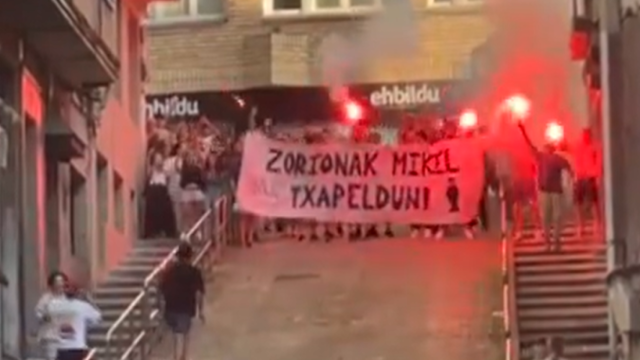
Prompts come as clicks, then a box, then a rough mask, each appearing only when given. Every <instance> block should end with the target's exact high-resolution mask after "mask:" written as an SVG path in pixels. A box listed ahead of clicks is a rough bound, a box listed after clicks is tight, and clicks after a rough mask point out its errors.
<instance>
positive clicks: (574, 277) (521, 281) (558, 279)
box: [516, 272, 606, 287]
mask: <svg viewBox="0 0 640 360" xmlns="http://www.w3.org/2000/svg"><path fill="white" fill-rule="evenodd" d="M605 277H606V275H605V274H604V273H601V272H589V273H584V274H564V273H562V274H550V275H548V274H535V275H523V274H520V273H517V275H516V282H517V286H519V287H520V286H523V287H524V286H537V285H563V284H568V285H571V286H577V285H583V284H594V283H595V284H599V283H603V284H604V281H605Z"/></svg>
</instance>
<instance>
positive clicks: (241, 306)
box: [155, 239, 503, 360]
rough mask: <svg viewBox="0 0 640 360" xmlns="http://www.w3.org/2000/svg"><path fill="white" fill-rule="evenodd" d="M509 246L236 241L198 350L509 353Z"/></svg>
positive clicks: (230, 354)
mask: <svg viewBox="0 0 640 360" xmlns="http://www.w3.org/2000/svg"><path fill="white" fill-rule="evenodd" d="M499 249H500V246H499V242H498V241H484V240H474V241H469V240H460V241H449V242H444V241H443V242H435V241H428V240H409V239H405V240H399V239H391V240H378V241H372V242H364V243H356V244H349V243H346V242H337V243H333V244H324V243H318V244H307V243H303V244H299V243H295V242H291V241H279V242H274V243H268V244H261V245H258V246H256V247H255V248H253V249H250V250H241V251H240V250H234V252H232V253H229V254H228V255H227V257H226V260H225V263H224V264H223V265H221V266H220V267H219V268H218V270H217V276H216V280H215V281H214V283H213V284H210V287H209V290H210V291H209V294H208V296H207V298H208V300H207V302H208V304H207V310H206V311H207V322H206V324H197V325H196V327H195V331H194V336H193V350H192V354H191V359H193V360H218V359H219V360H417V359H447V360H469V359H482V360H494V359H495V360H501V359H503V357H502V347H503V342H502V339H501V338H500V334H499V332H500V330H501V328H500V325H501V319H499V318H495V317H493V316H492V313H493V312H494V311H500V309H501V289H500V251H499ZM160 348H161V349H162V350H161V352H160V353H161V354H163V355H162V356H157V357H155V358H157V359H161V358H168V357H169V356H170V352H169V351H166V350H168V345H167V344H163V345H162V346H160ZM165 349H166V350H165Z"/></svg>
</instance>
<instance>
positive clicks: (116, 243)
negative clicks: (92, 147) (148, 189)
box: [92, 9, 145, 278]
mask: <svg viewBox="0 0 640 360" xmlns="http://www.w3.org/2000/svg"><path fill="white" fill-rule="evenodd" d="M120 39H121V43H120V59H121V71H120V81H119V83H118V84H116V85H115V86H114V88H113V89H112V91H111V95H110V99H109V101H108V103H107V105H106V108H105V110H104V113H103V116H102V121H101V124H100V128H99V130H98V133H97V141H96V150H97V151H98V152H99V153H100V154H101V156H103V157H104V160H106V163H107V166H106V168H105V169H104V171H105V172H106V179H105V180H106V181H105V182H106V183H107V185H106V186H105V188H106V192H105V191H98V193H102V194H97V195H101V196H105V195H106V196H107V199H108V205H107V209H108V210H107V216H106V218H105V219H104V220H106V221H103V225H104V228H103V229H104V231H105V234H104V237H105V238H104V239H105V240H104V241H105V244H104V251H106V253H105V254H101V253H100V251H95V252H94V260H95V261H94V262H92V263H93V264H100V265H101V266H100V268H99V269H96V270H97V272H96V275H97V277H98V278H100V277H102V276H104V275H105V272H106V271H107V270H109V269H112V268H113V266H115V265H116V264H117V263H118V262H119V261H120V260H122V258H123V256H124V255H125V254H126V253H127V251H128V250H129V249H130V247H131V244H132V241H133V240H135V239H137V237H138V229H137V219H138V211H137V205H136V202H135V201H131V199H132V197H134V198H137V197H139V196H140V193H141V192H140V190H141V189H140V184H141V181H140V180H141V179H140V176H141V175H142V173H141V172H140V170H141V163H142V162H143V161H144V156H145V155H144V154H145V152H144V151H145V142H144V122H142V121H141V113H140V107H141V103H142V101H143V94H142V88H143V87H142V82H141V80H140V79H141V76H140V69H141V63H140V59H141V58H140V54H141V53H142V50H141V49H142V47H143V44H142V43H141V42H142V38H141V36H140V30H139V19H138V18H137V16H135V15H134V13H133V12H131V11H130V10H128V9H122V13H121V28H120ZM120 180H121V181H120ZM98 182H99V179H96V184H97V183H98ZM96 186H97V187H99V186H98V185H96ZM116 188H119V189H116ZM98 220H99V219H98ZM98 223H100V221H98ZM96 238H98V237H96ZM96 249H97V250H100V249H99V246H96ZM101 258H103V259H104V261H100V259H101Z"/></svg>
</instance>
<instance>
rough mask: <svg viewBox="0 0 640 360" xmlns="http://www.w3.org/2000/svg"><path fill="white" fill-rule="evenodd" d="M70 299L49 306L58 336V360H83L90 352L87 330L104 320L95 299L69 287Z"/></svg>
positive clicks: (50, 303)
mask: <svg viewBox="0 0 640 360" xmlns="http://www.w3.org/2000/svg"><path fill="white" fill-rule="evenodd" d="M65 294H66V297H64V298H59V299H54V300H52V301H51V302H49V306H48V316H49V317H50V319H51V323H52V326H53V327H54V329H55V331H56V333H57V355H56V360H83V359H84V358H85V357H86V355H87V352H88V344H87V330H88V328H89V327H90V326H94V325H97V324H98V323H99V322H100V321H101V320H102V314H101V312H100V310H99V309H98V307H97V306H95V305H94V303H93V301H92V300H91V298H90V297H89V296H88V295H86V294H84V293H82V292H81V291H79V289H77V288H76V287H75V286H74V285H72V284H67V287H66V289H65Z"/></svg>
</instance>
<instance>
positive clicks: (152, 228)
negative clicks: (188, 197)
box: [144, 153, 178, 238]
mask: <svg viewBox="0 0 640 360" xmlns="http://www.w3.org/2000/svg"><path fill="white" fill-rule="evenodd" d="M164 163H165V161H164V158H163V156H162V154H160V153H154V154H153V155H152V156H151V166H150V167H149V174H148V182H147V187H146V189H145V193H144V200H145V222H144V237H145V238H154V237H159V236H166V237H176V236H177V235H178V230H177V226H176V216H175V214H174V211H173V204H172V202H171V197H170V196H169V188H168V185H169V174H167V172H166V171H165V169H164Z"/></svg>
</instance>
